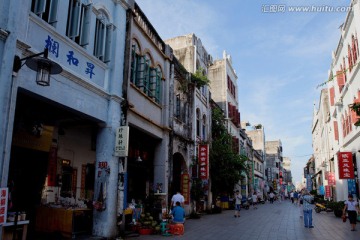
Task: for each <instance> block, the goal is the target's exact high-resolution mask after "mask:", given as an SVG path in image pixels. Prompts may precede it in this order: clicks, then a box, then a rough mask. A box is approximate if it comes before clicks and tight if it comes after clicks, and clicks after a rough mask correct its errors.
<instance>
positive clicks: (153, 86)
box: [149, 68, 157, 98]
mask: <svg viewBox="0 0 360 240" xmlns="http://www.w3.org/2000/svg"><path fill="white" fill-rule="evenodd" d="M156 75H157V69H156V68H150V84H149V86H150V92H149V96H150V97H153V98H156Z"/></svg>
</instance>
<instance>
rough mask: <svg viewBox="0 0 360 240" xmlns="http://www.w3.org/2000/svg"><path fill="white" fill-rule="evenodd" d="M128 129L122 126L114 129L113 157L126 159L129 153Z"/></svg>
mask: <svg viewBox="0 0 360 240" xmlns="http://www.w3.org/2000/svg"><path fill="white" fill-rule="evenodd" d="M128 149H129V127H128V126H123V127H119V128H118V129H116V139H115V154H114V155H115V156H117V157H127V156H128V152H129V150H128Z"/></svg>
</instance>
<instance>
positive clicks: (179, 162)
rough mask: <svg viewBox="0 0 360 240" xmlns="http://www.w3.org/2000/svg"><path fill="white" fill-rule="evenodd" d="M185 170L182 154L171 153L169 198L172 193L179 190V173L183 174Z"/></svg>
mask: <svg viewBox="0 0 360 240" xmlns="http://www.w3.org/2000/svg"><path fill="white" fill-rule="evenodd" d="M185 170H186V164H185V160H184V158H183V156H182V155H181V154H180V153H175V154H174V155H173V164H172V182H171V186H170V191H169V193H170V194H169V198H170V199H171V197H172V195H173V194H175V193H176V192H177V191H180V190H181V174H183V173H184V172H185Z"/></svg>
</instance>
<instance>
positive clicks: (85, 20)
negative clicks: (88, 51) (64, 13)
mask: <svg viewBox="0 0 360 240" xmlns="http://www.w3.org/2000/svg"><path fill="white" fill-rule="evenodd" d="M90 16H91V4H88V5H83V6H82V16H81V27H80V42H79V45H80V46H82V47H83V46H86V45H88V44H89V33H90V20H91V18H90Z"/></svg>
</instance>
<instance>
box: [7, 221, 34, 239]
mask: <svg viewBox="0 0 360 240" xmlns="http://www.w3.org/2000/svg"><path fill="white" fill-rule="evenodd" d="M14 225H15V223H14V222H7V223H4V224H3V225H2V237H1V239H2V240H12V239H13V233H14ZM28 225H29V220H25V221H18V222H17V223H16V232H19V230H20V231H21V239H22V240H26V234H27V227H28ZM16 239H20V238H16Z"/></svg>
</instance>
